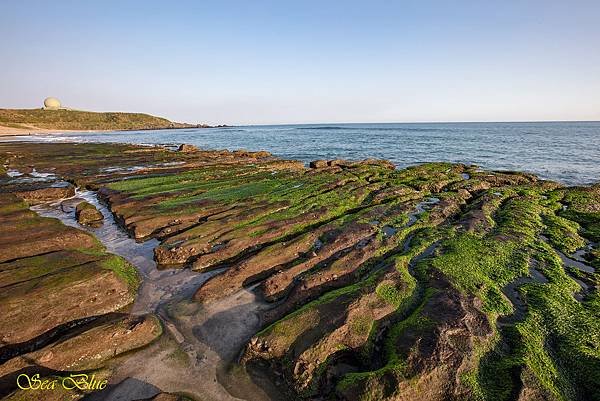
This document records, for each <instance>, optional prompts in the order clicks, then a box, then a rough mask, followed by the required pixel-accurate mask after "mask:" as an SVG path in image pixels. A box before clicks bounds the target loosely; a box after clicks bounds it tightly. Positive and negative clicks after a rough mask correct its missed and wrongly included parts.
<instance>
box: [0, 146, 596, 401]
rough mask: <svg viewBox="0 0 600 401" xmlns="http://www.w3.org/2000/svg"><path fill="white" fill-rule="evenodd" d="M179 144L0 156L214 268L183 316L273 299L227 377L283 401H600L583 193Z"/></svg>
mask: <svg viewBox="0 0 600 401" xmlns="http://www.w3.org/2000/svg"><path fill="white" fill-rule="evenodd" d="M182 150H183V149H182ZM188 150H189V151H181V152H177V151H174V150H170V149H167V148H164V147H140V146H133V145H107V144H27V145H26V146H24V145H22V144H1V145H0V158H3V159H4V160H6V163H5V164H6V165H7V168H10V169H15V170H18V171H26V170H27V168H32V166H35V168H36V169H37V171H53V172H54V174H56V175H57V176H60V177H62V178H63V179H65V180H68V181H69V182H73V183H75V184H77V185H79V186H85V187H87V188H89V189H93V190H96V191H98V194H99V195H100V196H101V197H102V198H103V199H104V200H105V201H106V202H107V204H108V205H109V207H110V210H111V211H112V212H113V214H114V215H115V217H116V219H117V220H118V221H119V223H120V224H122V225H123V227H124V228H126V229H127V230H128V232H129V233H131V235H132V236H134V237H135V238H136V239H138V240H140V241H143V240H146V239H149V238H156V239H157V240H158V241H159V245H158V246H157V247H156V248H155V249H154V254H155V259H156V261H157V262H158V263H159V264H160V265H162V267H165V268H166V267H179V268H181V267H188V268H191V269H194V270H196V271H209V270H215V269H218V268H223V270H224V271H223V272H221V273H220V274H215V275H213V276H212V277H211V278H210V279H209V280H208V281H207V282H206V283H205V284H203V285H202V286H201V287H200V288H199V289H197V291H196V292H195V295H194V300H195V301H196V302H200V303H203V304H206V305H208V304H210V303H213V302H218V300H219V299H222V298H225V297H227V296H230V295H232V294H235V293H236V292H237V291H240V290H241V289H242V288H249V287H251V288H252V290H253V291H254V292H255V293H256V294H258V295H259V296H260V298H261V299H263V300H265V301H268V302H271V303H272V307H271V308H269V309H268V310H265V311H262V312H261V316H260V317H261V321H262V326H263V327H262V329H261V330H260V331H259V332H257V333H255V335H254V336H253V337H252V338H251V339H250V340H249V341H248V343H247V345H246V347H245V349H243V350H240V351H242V356H241V364H242V365H243V366H244V367H245V368H246V370H247V371H248V372H249V373H250V375H251V377H252V375H253V374H254V373H256V372H260V374H262V375H265V374H266V375H267V376H271V379H272V380H271V382H272V383H273V385H274V386H275V387H276V388H278V389H279V391H280V392H282V393H284V394H287V395H288V398H290V399H307V400H310V399H343V400H353V401H354V400H357V401H358V400H361V401H367V400H396V401H398V400H419V399H422V400H440V401H441V400H512V399H519V400H523V401H524V400H542V399H543V400H584V399H585V400H600V337H599V335H600V334H599V333H600V319H599V318H600V295H599V293H598V284H599V282H600V278H599V275H598V270H597V269H598V268H599V267H600V262H599V256H600V250H599V248H598V241H599V239H600V234H599V233H600V219H599V217H598V216H599V211H600V192H599V189H600V186H598V185H594V186H590V187H564V186H561V185H559V184H557V183H553V182H549V181H544V180H540V179H538V178H537V177H535V176H533V175H531V174H524V173H517V172H494V171H484V170H481V169H479V168H477V167H475V166H467V165H462V164H451V163H426V164H423V165H418V166H413V167H410V168H407V169H403V170H396V169H394V168H393V166H391V165H390V164H389V163H387V162H382V161H373V160H370V161H364V162H349V161H342V160H333V161H316V162H314V163H311V165H310V167H309V168H306V167H304V166H303V165H301V164H300V163H298V162H294V161H285V160H279V159H277V158H274V157H272V156H271V155H269V154H266V153H261V152H257V153H253V152H227V151H203V150H199V149H188ZM17 155H18V157H17ZM7 208H8V209H7V210H9V209H10V210H13V209H14V208H16V206H10V205H8V206H7ZM11 208H13V209H11ZM23 213H24V214H25V215H26V212H23ZM9 224H12V223H9ZM59 231H60V230H59ZM62 235H66V234H62ZM70 235H73V234H70ZM32 238H34V239H35V236H33V237H32ZM63 243H64V241H63ZM46 246H47V247H48V249H49V250H50V251H51V252H72V248H67V249H61V243H60V242H56V243H52V244H48V245H46ZM90 246H91V245H90ZM12 249H14V251H18V250H19V249H20V248H18V247H13V248H12ZM75 251H76V250H75ZM11 252H13V250H11ZM36 257H40V256H39V255H38V256H36ZM76 259H77V258H76V257H74V256H73V255H72V254H69V257H68V258H65V260H68V261H69V262H65V263H66V264H68V263H76V261H75V260H76ZM6 263H8V264H14V263H17V264H19V266H21V267H20V268H21V269H23V270H22V272H21V273H20V276H19V277H16V276H11V275H9V274H8V275H7V274H0V282H6V283H14V284H11V285H17V284H16V283H18V282H20V281H21V280H26V279H27V277H28V276H30V277H31V280H39V279H40V277H41V276H42V275H43V268H41V267H40V265H39V264H40V262H39V261H37V260H34V259H31V261H23V260H21V259H19V260H18V261H12V260H6ZM85 263H88V262H85ZM47 265H48V266H49V267H48V269H55V270H56V271H57V272H60V271H62V270H64V269H69V268H68V267H66V266H65V265H62V264H58V265H57V264H56V262H55V261H53V259H49V260H48V262H47ZM8 269H9V268H8V267H7V269H6V270H8ZM12 269H13V270H14V269H15V268H12ZM53 271H54V270H53ZM57 274H58V273H57ZM21 277H24V278H21ZM257 284H258V285H257Z"/></svg>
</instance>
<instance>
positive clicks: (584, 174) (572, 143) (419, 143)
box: [13, 122, 600, 185]
mask: <svg viewBox="0 0 600 401" xmlns="http://www.w3.org/2000/svg"><path fill="white" fill-rule="evenodd" d="M13 139H23V138H13ZM25 139H28V140H39V139H42V140H54V141H92V142H127V143H142V144H179V143H190V144H194V145H197V146H199V147H201V148H204V149H230V150H235V149H247V150H268V151H270V152H272V153H273V154H275V155H276V156H280V157H283V158H289V159H298V160H302V161H304V162H309V161H311V160H315V159H333V158H340V159H351V160H358V159H364V158H381V159H388V160H391V161H392V162H394V163H395V164H396V165H397V166H398V167H400V168H402V167H406V166H410V165H415V164H418V163H423V162H430V161H447V162H460V163H467V164H477V165H479V166H481V167H483V168H485V169H492V170H518V171H526V172H531V173H535V174H537V175H539V176H540V177H542V178H545V179H551V180H555V181H560V182H562V183H565V184H568V185H578V184H588V183H593V182H598V181H600V122H525V123H522V122H519V123H410V124H303V125H262V126H238V127H230V128H209V129H206V128H204V129H177V130H150V131H121V132H102V133H84V134H82V133H68V134H60V135H52V136H49V135H47V136H43V137H41V138H40V137H25Z"/></svg>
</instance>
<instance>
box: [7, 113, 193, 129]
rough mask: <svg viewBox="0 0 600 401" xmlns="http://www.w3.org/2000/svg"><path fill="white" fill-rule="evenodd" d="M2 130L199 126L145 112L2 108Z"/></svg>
mask: <svg viewBox="0 0 600 401" xmlns="http://www.w3.org/2000/svg"><path fill="white" fill-rule="evenodd" d="M0 127H8V128H16V129H22V130H36V129H45V130H72V131H88V130H100V131H102V130H106V131H108V130H111V131H112V130H143V129H164V128H186V127H199V126H198V125H193V124H184V123H176V122H172V121H169V120H167V119H166V118H162V117H155V116H151V115H149V114H143V113H117V112H92V111H81V110H70V109H56V110H50V109H0Z"/></svg>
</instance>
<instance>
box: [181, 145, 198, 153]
mask: <svg viewBox="0 0 600 401" xmlns="http://www.w3.org/2000/svg"><path fill="white" fill-rule="evenodd" d="M177 151H178V152H183V153H193V152H200V148H198V147H197V146H194V145H190V144H189V143H182V144H181V145H179V148H177Z"/></svg>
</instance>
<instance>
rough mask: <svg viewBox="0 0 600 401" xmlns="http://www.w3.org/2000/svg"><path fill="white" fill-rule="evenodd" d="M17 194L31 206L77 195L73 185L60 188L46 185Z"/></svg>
mask: <svg viewBox="0 0 600 401" xmlns="http://www.w3.org/2000/svg"><path fill="white" fill-rule="evenodd" d="M16 194H17V195H18V196H19V197H20V198H22V199H23V200H25V201H27V202H28V203H30V204H37V203H44V202H51V201H55V200H58V199H64V198H68V197H71V196H73V195H75V187H74V186H73V185H65V186H59V187H54V186H45V185H44V186H40V187H39V188H32V189H26V190H23V191H17V192H16Z"/></svg>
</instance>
